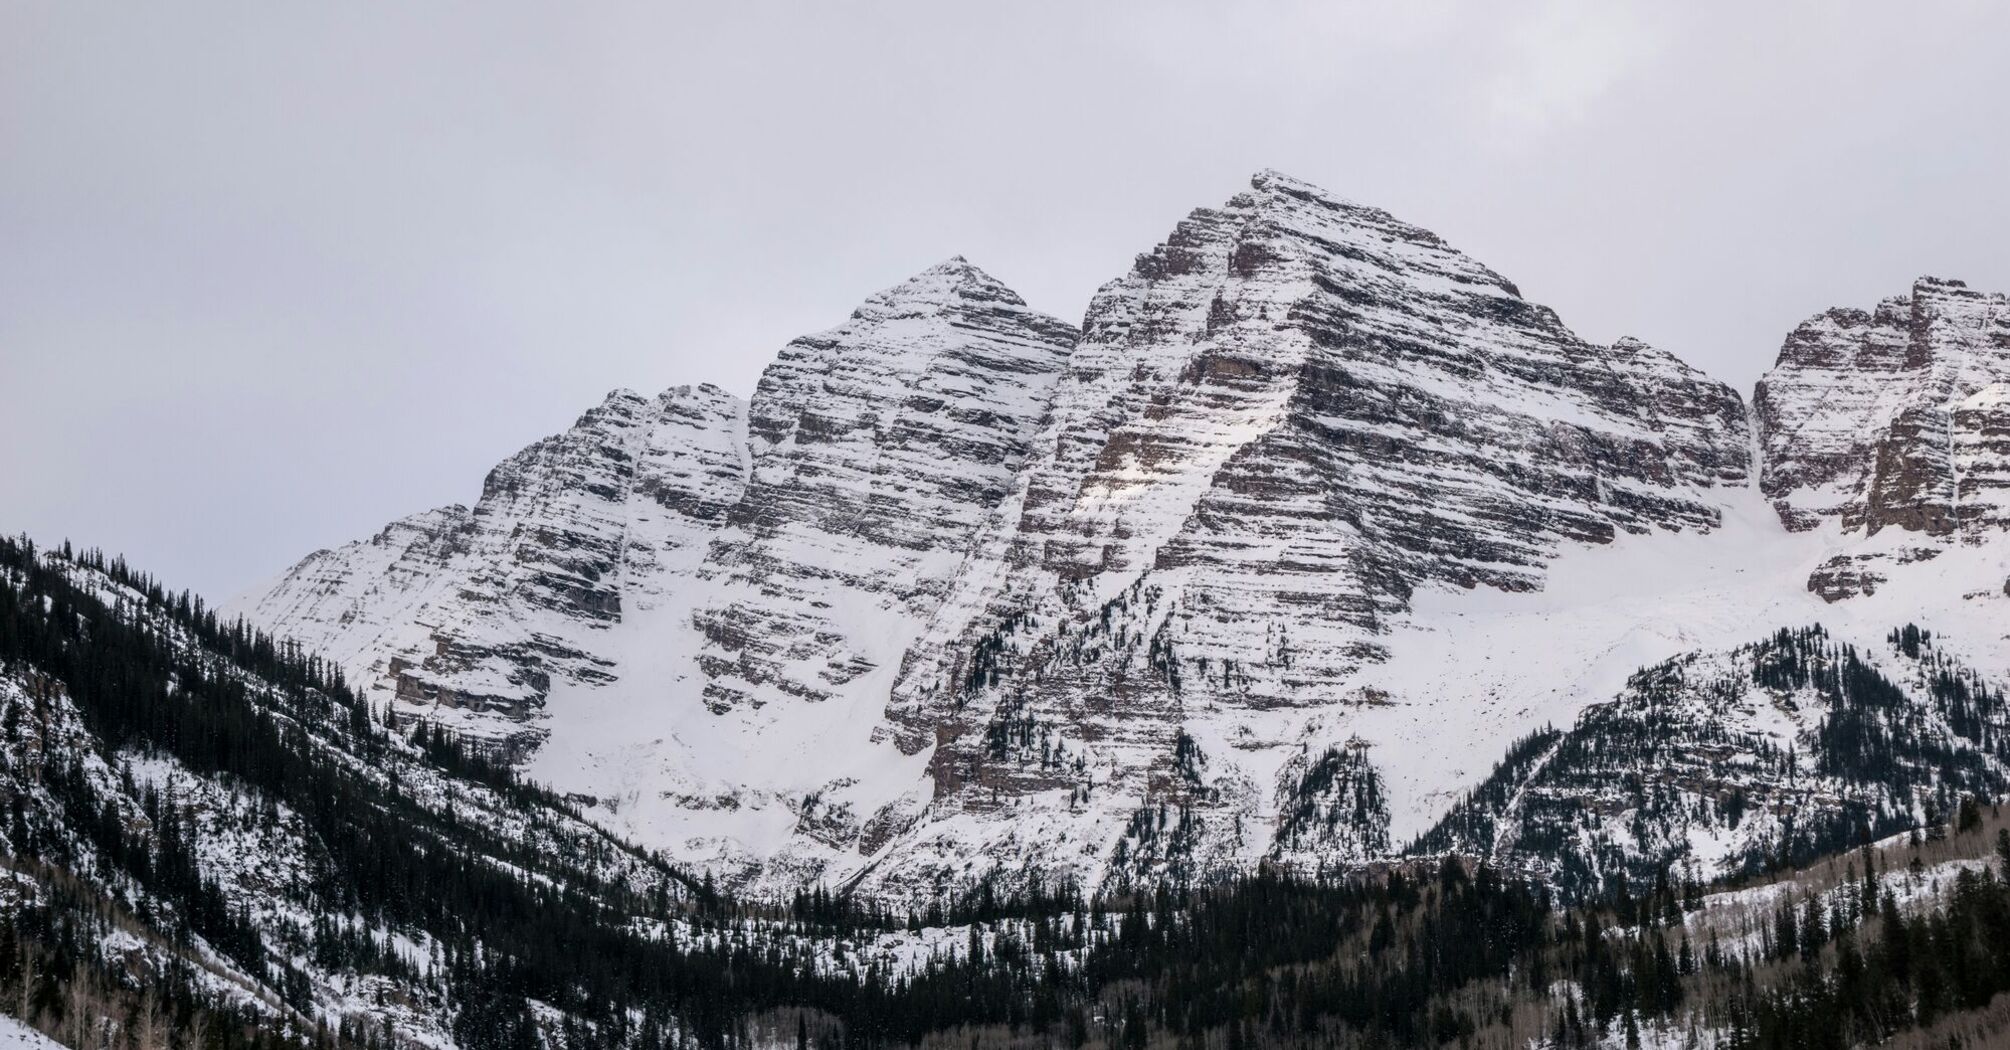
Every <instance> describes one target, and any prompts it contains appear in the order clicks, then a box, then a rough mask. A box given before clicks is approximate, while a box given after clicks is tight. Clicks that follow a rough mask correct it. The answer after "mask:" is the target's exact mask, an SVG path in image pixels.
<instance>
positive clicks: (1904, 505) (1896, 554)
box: [1753, 277, 2010, 600]
mask: <svg viewBox="0 0 2010 1050" xmlns="http://www.w3.org/2000/svg"><path fill="white" fill-rule="evenodd" d="M1753 404H1754V407H1755V408H1756V409H1757V412H1756V415H1757V418H1758V421H1759V434H1760V440H1761V441H1762V442H1763V444H1764V448H1765V469H1764V472H1763V477H1762V479H1761V487H1762V488H1763V489H1764V491H1765V493H1766V495H1767V496H1768V497H1770V498H1771V499H1772V500H1773V505H1774V507H1775V508H1776V509H1777V510H1778V511H1779V514H1780V520H1781V521H1782V522H1784V523H1785V524H1786V526H1787V527H1788V528H1790V529H1797V530H1798V529H1810V528H1814V527H1816V526H1817V525H1819V524H1821V523H1822V522H1823V521H1825V520H1828V519H1838V520H1839V521H1840V523H1841V529H1842V531H1843V533H1844V534H1846V535H1850V536H1862V537H1863V538H1864V539H1865V540H1867V541H1869V540H1876V538H1877V537H1879V535H1880V534H1881V533H1883V534H1885V536H1884V539H1883V541H1882V542H1873V543H1866V544H1864V545H1863V549H1861V550H1856V551H1852V552H1851V553H1848V554H1839V555H1837V556H1836V557H1835V558H1833V559H1831V560H1830V561H1828V562H1825V563H1823V565H1822V566H1821V568H1820V569H1819V570H1817V571H1816V572H1815V573H1814V574H1813V575H1811V576H1810V577H1809V580H1808V586H1809V587H1810V588H1812V589H1814V590H1815V591H1817V592H1818V593H1820V594H1821V595H1822V596H1823V597H1825V598H1828V599H1830V600H1835V599H1839V598H1844V597H1848V596H1850V595H1853V594H1865V593H1871V592H1874V591H1876V589H1877V588H1878V586H1879V585H1880V584H1882V583H1884V582H1885V581H1886V580H1887V579H1888V578H1889V576H1890V574H1891V573H1892V571H1893V569H1892V566H1894V565H1902V564H1906V563H1909V562H1915V561H1923V560H1926V559H1930V558H1934V557H1937V556H1938V555H1939V554H1940V553H1941V552H1942V551H1943V550H1945V549H1946V548H1948V547H1949V546H1951V545H1955V544H1966V545H1969V546H1977V545H1983V544H1988V543H1993V542H1996V541H1998V540H1999V539H2000V538H2001V537H2002V535H2003V532H2004V529H2005V527H2006V526H2010V297H2005V296H2003V295H1990V294H1984V293H1981V292H1977V291H1975V290H1973V289H1970V288H1968V287H1967V286H1966V285H1964V284H1962V283H1961V282H1960V281H1949V280H1937V279H1934V278H1931V277H1923V278H1921V279H1920V280H1919V281H1918V282H1917V283H1915V284H1914V285H1913V286H1912V294H1911V295H1908V296H1901V297H1898V298H1893V299H1887V300H1885V301H1884V302H1882V303H1879V304H1878V305H1877V308H1876V309H1875V310H1874V311H1871V312H1869V313H1865V312H1864V311H1862V310H1830V311H1829V312H1827V313H1825V314H1822V315H1821V316H1819V317H1815V318H1813V319H1811V320H1809V321H1807V322H1806V323H1804V324H1802V325H1801V326H1800V327H1799V328H1797V329H1795V330H1794V333H1793V334H1792V335H1790V336H1788V337H1787V343H1786V346H1785V347H1783V348H1782V349H1781V351H1780V360H1779V363H1778V364H1777V365H1776V366H1775V367H1774V368H1773V370H1772V371H1771V372H1769V373H1767V374H1766V377H1765V378H1764V379H1763V380H1761V381H1760V383H1759V388H1758V393H1757V394H1756V396H1755V397H1754V399H1753Z"/></svg>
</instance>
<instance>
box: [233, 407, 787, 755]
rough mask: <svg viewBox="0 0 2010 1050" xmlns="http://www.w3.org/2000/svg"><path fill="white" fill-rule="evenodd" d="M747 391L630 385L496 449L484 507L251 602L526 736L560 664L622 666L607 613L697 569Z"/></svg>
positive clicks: (361, 661)
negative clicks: (518, 447)
mask: <svg viewBox="0 0 2010 1050" xmlns="http://www.w3.org/2000/svg"><path fill="white" fill-rule="evenodd" d="M745 434H746V408H745V405H744V404H742V402H741V401H740V400H739V399H738V398H735V397H734V396H732V395H731V394H728V393H726V392H725V391H723V390H720V389H718V388H717V387H711V386H699V387H675V388H672V389H670V390H667V391H665V392H664V393H662V394H661V395H659V396H657V397H655V398H653V399H650V398H644V397H642V396H640V395H638V394H635V393H632V392H630V391H626V390H618V391H615V392H614V393H612V394H609V395H608V396H607V400H606V401H604V402H602V403H601V404H600V405H599V406H598V407H596V408H594V409H592V410H590V411H588V412H587V413H586V414H585V415H583V416H581V417H580V418H579V422H577V423H575V424H573V427H572V429H570V430H568V431H566V432H565V433H563V434H559V435H556V436H554V437H549V438H546V439H544V440H542V441H539V442H536V443H535V444H532V445H531V446H530V447H528V448H526V449H524V450H523V451H521V452H519V453H517V454H516V455H514V456H511V457H510V458H509V459H506V460H504V461H503V462H502V463H500V464H498V465H497V466H496V468H495V469H494V470H492V471H490V472H489V476H488V478H487V479H486V480H485V481H484V482H483V483H482V495H481V498H480V500H478V501H477V502H476V503H475V506H474V509H472V510H469V509H467V508H465V507H462V506H459V505H455V506H449V507H443V508H441V509H439V510H433V511H427V512H425V513H422V514H416V515H413V516H412V517H409V518H405V519H403V520H400V521H396V522H393V523H392V524H390V525H389V526H387V527H386V528H385V529H384V531H383V532H381V533H378V534H377V535H376V536H373V537H371V538H370V539H367V540H359V541H357V542H354V543H350V544H347V545H345V546H342V547H339V548H336V549H334V550H326V551H317V552H315V553H314V554H311V555H309V556H308V557H307V558H305V559H304V560H302V561H301V562H300V564H298V565H296V566H294V567H293V569H292V570H291V571H290V572H288V573H287V574H286V576H285V577H283V578H282V579H281V580H279V581H278V582H277V583H276V584H274V585H273V587H272V588H271V589H270V591H269V592H267V593H266V594H265V595H263V596H262V597H260V598H259V600H258V601H257V602H256V603H255V604H252V605H249V606H247V607H246V608H245V609H244V611H245V613H246V614H247V615H248V616H249V617H250V618H251V619H253V620H255V621H258V622H261V623H270V624H274V625H283V627H284V630H285V631H286V633H287V635H288V636H290V637H292V638H294V639H295V640H297V641H299V642H300V643H301V644H303V645H305V646H307V647H309V648H311V649H314V650H317V651H320V652H323V653H326V654H327V655H328V656H330V657H331V658H333V659H335V660H336V661H338V662H340V663H342V664H343V665H344V666H345V667H347V668H349V669H350V673H351V674H352V675H353V676H354V677H355V679H356V680H357V681H359V682H365V683H369V684H370V685H371V686H372V687H374V688H375V689H376V690H377V691H379V692H388V693H389V694H391V695H394V696H395V697H396V699H397V700H398V701H400V702H401V703H404V704H407V705H411V706H412V707H414V708H422V709H427V710H431V711H437V712H440V713H439V716H438V717H440V718H441V719H442V720H443V723H444V724H447V725H450V726H452V727H454V728H455V729H457V730H461V731H465V732H469V733H471V734H472V735H474V736H476V737H479V738H482V739H488V740H495V741H500V742H502V743H504V744H505V745H506V746H507V747H509V748H510V749H512V750H514V751H517V752H519V753H521V752H524V751H528V750H531V749H534V748H535V747H536V746H537V744H538V743H539V741H541V740H542V739H543V736H544V734H545V732H546V729H545V727H544V726H543V725H542V724H541V719H540V717H539V716H540V713H541V710H542V707H543V703H544V700H545V697H546V696H547V695H548V694H549V693H550V691H551V688H552V684H553V682H554V681H570V682H576V683H583V684H597V683H605V682H608V681H611V680H612V679H613V677H614V676H615V674H616V673H617V672H618V670H619V668H618V667H617V666H616V665H615V663H614V662H613V661H612V660H610V659H608V658H607V656H606V655H604V653H602V652H601V651H600V649H601V646H600V645H599V644H598V638H599V636H600V635H601V634H603V633H604V628H605V627H606V626H607V625H609V624H613V623H617V622H620V621H621V620H622V619H623V618H624V617H627V618H633V617H634V616H635V615H636V614H637V613H638V612H639V611H645V610H646V609H647V608H648V606H649V604H650V601H651V596H650V594H648V593H639V592H638V591H637V589H636V588H635V587H634V586H633V581H635V580H638V579H646V580H653V581H662V582H664V584H665V585H666V586H667V585H668V581H669V580H672V579H675V578H678V577H681V576H685V575H688V574H689V573H690V572H691V571H692V570H693V569H694V567H695V566H696V564H697V562H698V561H699V560H700V559H701V558H702V557H703V555H704V553H705V550H706V545H707V543H708V542H709V540H710V537H711V536H712V534H713V533H714V532H715V531H716V530H717V528H718V526H719V524H720V523H721V522H723V520H724V519H725V516H726V512H727V511H728V510H729V509H731V508H732V507H733V506H734V505H736V504H737V502H738V501H739V498H740V495H741V494H742V492H743V491H744V490H745V488H746V474H747V465H746V438H745Z"/></svg>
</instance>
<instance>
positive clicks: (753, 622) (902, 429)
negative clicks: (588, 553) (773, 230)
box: [697, 258, 1075, 711]
mask: <svg viewBox="0 0 2010 1050" xmlns="http://www.w3.org/2000/svg"><path fill="white" fill-rule="evenodd" d="M1074 342H1075V330H1074V328H1073V327H1072V326H1069V325H1067V324H1064V323H1062V322H1061V321H1058V320H1055V319H1054V318H1051V317H1048V316H1046V315H1045V314H1041V313H1036V312H1034V311H1033V310H1030V309H1028V308H1027V307H1026V304H1025V302H1024V301H1022V300H1021V299H1020V298H1019V297H1018V296H1017V295H1015V294H1013V293H1012V291H1011V290H1009V289H1007V288H1006V287H1005V286H1004V285H1002V284H999V283H998V282H997V281H996V280H994V279H993V278H991V277H990V276H989V275H987V274H985V273H984V272H983V271H981V270H979V269H977V268H976V267H974V266H972V265H970V264H969V263H968V262H965V261H964V260H963V259H961V258H956V259H952V260H950V261H948V262H946V263H943V264H941V265H939V266H935V267H932V268H930V269H928V270H926V271H923V272H922V273H921V274H919V275H917V276H915V277H913V278H912V279H910V280H908V281H906V282H904V283H902V284H900V285H898V286H896V287H893V288H890V289H888V290H886V291H884V292H881V293H880V294H878V295H875V296H873V297H872V298H871V299H869V300H867V301H866V302H865V304H864V305H863V306H861V307H859V309H858V310H857V312H855V313H854V314H853V315H852V316H851V319H850V320H848V321H846V322H845V323H844V324H843V325H840V326H838V327H837V328H833V329H831V330H830V331H827V332H822V333H819V334H817V335H811V336H805V337H803V338H801V339H798V340H796V341H795V342H792V343H790V344H789V345H788V346H786V347H784V348H783V349H782V352H781V355H780V356H779V357H778V358H777V359H776V361H775V363H774V364H772V365H770V366H769V367H768V369H767V371H766V372H764V373H763V374H762V376H761V382H760V385H759V386H758V387H757V388H756V389H755V391H754V398H753V401H752V403H751V405H750V408H749V426H748V432H749V437H750V439H751V458H752V462H753V470H752V474H751V477H750V479H749V482H748V486H747V490H746V493H745V495H744V496H743V497H742V498H741V499H740V501H739V502H738V503H736V504H734V506H733V509H732V511H731V513H730V514H729V515H728V517H727V522H726V527H725V529H724V530H723V531H722V532H721V533H720V534H719V536H718V537H717V538H716V539H715V540H714V541H713V545H712V548H711V551H710V552H709V555H708V558H707V563H706V567H705V574H706V576H707V578H708V579H709V580H712V581H714V582H715V583H716V585H717V586H716V590H715V591H714V593H713V594H712V596H711V597H710V598H709V599H708V604H707V605H706V606H705V607H704V608H703V609H701V610H699V612H698V614H697V623H698V624H699V626H700V627H701V629H702V630H703V631H704V634H705V648H704V651H703V653H702V655H701V656H700V658H699V659H700V663H701V665H702V666H703V668H704V672H705V675H706V684H705V686H704V695H705V703H706V705H707V706H708V707H710V708H712V709H713V710H714V711H723V710H725V709H727V708H730V707H733V706H737V705H754V706H760V705H763V704H767V703H770V702H774V701H777V700H791V699H793V700H803V701H810V702H816V701H822V700H828V699H830V698H831V697H832V695H833V694H834V693H835V692H836V691H838V690H841V689H844V688H845V687H847V686H848V685H849V684H851V683H853V682H855V681H856V680H858V679H860V678H861V677H864V676H870V675H873V673H874V672H875V671H882V670H883V671H884V674H882V675H879V676H878V678H879V680H878V682H877V686H876V687H877V690H878V691H879V692H880V693H881V694H883V693H884V692H885V689H886V685H887V682H888V681H890V679H891V676H892V673H893V671H894V670H895V669H896V668H897V666H898V663H899V660H900V656H901V653H902V651H903V650H904V649H905V648H906V647H907V645H908V644H909V642H911V641H912V640H913V638H914V636H915V634H916V633H917V632H918V630H919V628H920V626H921V624H922V623H923V622H924V621H925V619H926V617H927V616H928V615H929V614H930V613H932V612H933V611H934V606H935V603H936V602H938V601H939V600H940V599H941V596H942V593H943V591H944V590H945V589H946V588H947V585H948V581H949V578H950V576H951V574H952V573H954V571H955V570H956V567H957V566H958V565H959V564H960V563H961V562H962V560H963V555H964V552H965V550H966V549H967V548H968V546H969V543H970V539H971V536H972V535H973V534H974V533H975V532H976V530H977V529H978V528H979V527H980V526H982V525H984V524H985V523H986V522H988V521H989V520H990V519H991V517H992V516H993V515H994V514H995V512H996V511H997V509H998V505H999V502H1000V501H1001V500H1002V499H1004V497H1005V495H1006V493H1007V492H1008V491H1009V490H1010V489H1011V486H1012V480H1013V478H1014V477H1015V476H1016V475H1017V474H1018V472H1019V469H1020V467H1021V465H1022V463H1023V462H1024V461H1025V459H1026V455H1027V452H1028V449H1029V447H1030V444H1031V440H1032V437H1033V433H1034V431H1035V429H1036V428H1037V427H1038V425H1039V421H1040V416H1041V413H1042V412H1043V411H1044V410H1045V408H1046V404H1047V397H1048V394H1049V392H1050V390H1051V388H1052V386H1053V383H1054V379H1055V377H1056V376H1057V375H1058V374H1059V372H1060V370H1061V365H1062V362H1063V361H1065V360H1066V358H1067V354H1068V350H1069V348H1070V347H1072V346H1073V345H1074Z"/></svg>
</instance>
